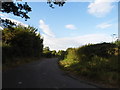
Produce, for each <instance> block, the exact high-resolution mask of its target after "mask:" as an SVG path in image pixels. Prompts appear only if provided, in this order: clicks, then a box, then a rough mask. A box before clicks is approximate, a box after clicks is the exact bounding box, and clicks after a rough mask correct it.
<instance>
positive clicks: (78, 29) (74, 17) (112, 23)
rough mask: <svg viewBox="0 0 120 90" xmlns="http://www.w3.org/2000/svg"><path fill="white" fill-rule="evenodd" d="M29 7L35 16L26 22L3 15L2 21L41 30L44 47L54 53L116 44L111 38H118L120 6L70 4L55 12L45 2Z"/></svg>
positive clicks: (96, 1) (106, 0)
mask: <svg viewBox="0 0 120 90" xmlns="http://www.w3.org/2000/svg"><path fill="white" fill-rule="evenodd" d="M23 1H24V0H23ZM28 4H29V6H31V8H32V12H31V13H29V16H30V19H29V20H27V21H25V20H24V19H22V18H20V17H16V16H14V15H12V14H3V13H0V17H2V18H7V19H10V20H12V21H14V22H17V24H21V25H24V26H27V25H31V26H34V27H36V28H38V32H40V34H41V36H42V37H43V38H44V46H49V47H50V49H51V50H65V49H67V48H69V47H79V46H81V45H85V44H88V43H100V42H111V41H113V40H115V38H113V36H112V34H117V35H118V2H115V0H92V2H82V1H80V2H67V3H65V5H64V6H63V7H58V6H55V8H54V9H52V8H50V7H49V6H48V4H47V3H46V2H28ZM117 35H116V36H115V37H117Z"/></svg>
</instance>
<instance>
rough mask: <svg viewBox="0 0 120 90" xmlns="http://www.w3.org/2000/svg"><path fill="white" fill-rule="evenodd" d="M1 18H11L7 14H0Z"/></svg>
mask: <svg viewBox="0 0 120 90" xmlns="http://www.w3.org/2000/svg"><path fill="white" fill-rule="evenodd" d="M0 17H3V18H7V17H9V15H8V14H6V13H0Z"/></svg>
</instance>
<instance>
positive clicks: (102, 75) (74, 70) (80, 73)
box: [59, 60, 120, 88]
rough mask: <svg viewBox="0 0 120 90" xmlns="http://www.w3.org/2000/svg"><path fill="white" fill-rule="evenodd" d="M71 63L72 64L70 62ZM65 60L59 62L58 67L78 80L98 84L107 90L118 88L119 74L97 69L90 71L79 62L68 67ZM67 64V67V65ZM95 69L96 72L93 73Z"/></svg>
mask: <svg viewBox="0 0 120 90" xmlns="http://www.w3.org/2000/svg"><path fill="white" fill-rule="evenodd" d="M71 63H72V62H71ZM71 63H68V61H67V60H65V61H64V60H63V61H60V62H59V65H60V67H61V69H62V70H64V71H66V72H67V73H68V74H71V75H73V76H76V77H78V78H81V79H84V80H88V81H90V82H94V83H97V84H100V85H101V86H104V87H107V88H116V87H117V88H118V87H119V85H118V81H119V80H120V78H119V76H120V73H118V72H117V71H113V70H112V71H107V70H102V68H101V70H99V68H96V67H95V68H94V69H91V68H90V67H89V66H86V65H85V64H84V65H83V64H82V65H81V63H80V62H77V63H74V62H73V63H74V64H72V65H70V64H71ZM67 64H69V65H67ZM95 69H96V71H95Z"/></svg>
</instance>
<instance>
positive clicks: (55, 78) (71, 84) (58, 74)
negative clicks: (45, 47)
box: [2, 58, 97, 89]
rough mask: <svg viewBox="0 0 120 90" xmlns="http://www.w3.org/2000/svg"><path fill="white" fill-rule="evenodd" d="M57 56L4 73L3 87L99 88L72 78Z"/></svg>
mask: <svg viewBox="0 0 120 90" xmlns="http://www.w3.org/2000/svg"><path fill="white" fill-rule="evenodd" d="M57 61H58V60H57V59H56V58H51V59H45V60H42V61H40V60H39V61H35V62H32V63H29V64H25V65H22V66H20V67H17V68H14V69H12V70H8V71H5V72H3V73H2V88H56V89H59V88H97V87H96V86H94V85H89V84H87V83H83V82H80V81H79V80H77V79H74V78H71V77H69V76H68V75H66V74H65V73H64V72H63V71H61V70H60V69H59V66H58V64H57Z"/></svg>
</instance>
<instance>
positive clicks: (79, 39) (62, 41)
mask: <svg viewBox="0 0 120 90" xmlns="http://www.w3.org/2000/svg"><path fill="white" fill-rule="evenodd" d="M40 28H41V30H42V32H43V33H42V34H41V35H42V37H43V39H44V41H43V44H44V46H49V47H50V49H51V50H57V51H58V50H66V49H67V48H69V47H79V46H81V45H85V44H88V43H100V42H111V41H112V38H111V36H108V35H106V34H89V35H83V36H76V37H63V38H57V37H55V35H54V34H53V32H52V31H51V30H50V28H49V26H48V25H46V24H45V22H44V21H43V20H40ZM51 33H52V34H51ZM53 36H54V37H53Z"/></svg>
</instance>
